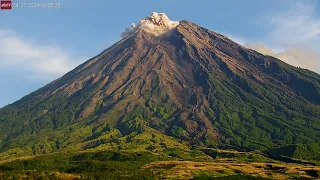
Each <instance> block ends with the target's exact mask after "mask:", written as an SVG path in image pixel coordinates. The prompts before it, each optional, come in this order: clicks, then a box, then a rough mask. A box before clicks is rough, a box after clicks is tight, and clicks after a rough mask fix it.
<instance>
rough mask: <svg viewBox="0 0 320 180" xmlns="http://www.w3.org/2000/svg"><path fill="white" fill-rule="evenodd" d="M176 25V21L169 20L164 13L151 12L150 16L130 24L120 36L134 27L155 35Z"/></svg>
mask: <svg viewBox="0 0 320 180" xmlns="http://www.w3.org/2000/svg"><path fill="white" fill-rule="evenodd" d="M178 25H179V22H178V21H171V20H170V19H169V18H168V16H167V15H166V14H164V13H157V12H153V13H152V14H151V16H146V17H145V18H144V19H143V20H140V21H139V24H138V25H135V24H132V25H131V28H126V30H125V31H124V32H122V33H121V37H122V38H124V37H126V36H128V35H130V34H132V33H133V32H134V31H135V30H136V29H143V30H145V31H146V32H148V33H151V34H153V35H155V36H160V35H163V34H165V33H167V32H169V31H170V30H172V29H173V28H175V27H177V26H178Z"/></svg>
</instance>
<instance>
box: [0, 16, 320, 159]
mask: <svg viewBox="0 0 320 180" xmlns="http://www.w3.org/2000/svg"><path fill="white" fill-rule="evenodd" d="M319 130H320V76H319V74H317V73H314V72H311V71H309V70H305V69H301V68H296V67H293V66H290V65H288V64H286V63H284V62H282V61H281V60H279V59H276V58H274V57H271V56H264V55H262V54H260V53H258V52H256V51H253V50H250V49H247V48H245V47H242V46H241V45H238V44H236V43H235V42H233V41H232V40H230V39H229V38H227V37H225V36H223V35H221V34H219V33H216V32H213V31H210V30H207V29H205V28H202V27H200V26H198V25H196V24H194V23H192V22H188V21H180V22H179V24H178V25H177V26H176V27H174V28H172V29H170V31H166V32H165V33H163V34H161V35H155V34H152V33H150V32H148V31H146V30H145V29H143V28H135V29H133V30H130V33H128V35H127V36H125V37H124V38H123V39H122V40H120V41H119V42H117V43H116V44H114V45H113V46H111V47H110V48H108V49H106V50H105V51H103V52H102V53H101V54H99V55H98V56H96V57H94V58H92V59H90V60H88V61H87V62H85V63H83V64H82V65H80V66H78V67H77V68H75V69H74V70H72V71H70V72H69V73H67V74H66V75H64V76H63V77H61V78H59V79H57V80H55V81H53V82H52V83H50V84H48V85H47V86H45V87H43V88H41V89H39V90H37V91H35V92H33V93H31V94H29V95H27V96H26V97H24V98H22V99H21V100H19V101H17V102H15V103H13V104H11V105H8V106H6V107H4V108H2V109H0V150H1V151H2V152H6V151H8V150H11V151H12V152H14V153H17V152H18V153H20V152H21V151H23V152H25V151H27V152H28V153H29V154H39V153H49V152H54V151H58V150H61V149H66V148H75V147H76V148H78V149H83V148H85V149H87V148H101V147H104V148H111V147H112V148H114V147H115V146H116V147H117V148H123V147H126V148H127V147H128V146H130V145H128V144H132V143H135V144H136V145H138V146H141V147H143V148H145V149H147V150H154V149H155V148H154V145H155V144H160V145H159V146H161V148H164V149H166V148H168V147H169V146H175V147H176V146H179V144H183V147H184V148H188V146H189V145H204V146H217V147H227V148H230V147H232V148H236V149H242V150H255V149H258V150H268V149H270V148H276V147H280V146H282V145H290V144H310V143H313V144H316V146H318V145H319V144H320V131H319ZM142 136H143V138H141V137H142ZM145 136H146V137H145ZM137 137H139V138H138V139H137ZM121 138H122V139H123V142H122V141H121V142H119V141H118V140H117V139H121ZM135 138H136V139H135ZM167 139H168V140H167ZM167 141H170V142H167ZM164 142H166V143H164ZM161 143H162V144H161ZM8 152H10V151H8ZM28 153H27V154H28Z"/></svg>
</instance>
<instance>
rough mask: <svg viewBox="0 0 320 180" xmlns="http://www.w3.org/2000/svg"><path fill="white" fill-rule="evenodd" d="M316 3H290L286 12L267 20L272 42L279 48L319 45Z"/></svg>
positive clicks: (319, 20)
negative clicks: (279, 46)
mask: <svg viewBox="0 0 320 180" xmlns="http://www.w3.org/2000/svg"><path fill="white" fill-rule="evenodd" d="M317 8H318V7H317V4H316V1H292V3H291V4H290V8H289V10H287V11H284V12H279V13H278V14H275V15H272V16H270V17H268V18H267V21H268V23H269V25H270V26H271V27H274V28H273V31H272V32H271V34H270V35H269V37H270V38H271V40H272V41H274V42H275V43H277V44H279V45H281V46H296V45H300V44H311V43H315V44H320V18H319V17H318V16H317V15H316V12H317V11H318V10H317Z"/></svg>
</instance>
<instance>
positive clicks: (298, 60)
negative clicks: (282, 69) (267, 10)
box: [229, 0, 320, 72]
mask: <svg viewBox="0 0 320 180" xmlns="http://www.w3.org/2000/svg"><path fill="white" fill-rule="evenodd" d="M315 2H316V1H303V2H302V1H294V0H293V1H291V3H290V6H289V8H288V10H283V11H281V12H279V13H272V14H268V15H267V16H265V17H264V18H263V19H262V20H261V21H260V22H264V25H265V26H266V27H267V29H270V32H269V33H267V34H266V36H265V37H262V38H261V39H259V43H257V42H251V41H250V40H248V39H246V38H242V37H237V36H234V35H231V36H229V37H230V38H231V39H233V40H234V41H235V42H237V43H239V44H241V45H243V46H245V47H248V48H250V49H254V50H256V51H258V52H260V53H262V54H266V55H271V56H274V57H277V58H279V59H281V60H283V61H284V62H286V63H288V64H291V65H293V66H296V67H302V68H306V69H310V70H312V71H316V72H320V18H319V17H318V16H317V15H316V8H317V4H315ZM316 49H318V51H317V50H316Z"/></svg>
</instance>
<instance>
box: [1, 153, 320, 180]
mask: <svg viewBox="0 0 320 180" xmlns="http://www.w3.org/2000/svg"><path fill="white" fill-rule="evenodd" d="M205 151H206V152H210V153H209V154H211V156H210V155H206V154H205V153H203V152H202V151H201V150H193V151H192V152H190V153H191V155H192V157H193V158H194V159H193V160H198V161H188V158H190V157H188V156H186V154H184V153H183V152H178V151H177V152H170V153H167V154H154V153H150V152H130V151H119V152H112V151H99V152H79V153H76V154H70V153H56V154H51V155H45V156H43V155H42V156H37V157H29V158H24V159H18V160H15V161H12V162H3V161H2V162H0V179H61V180H65V179H232V180H233V179H234V180H240V179H243V180H248V179H253V180H254V179H312V178H317V177H320V167H319V166H314V165H310V164H297V163H290V164H288V163H283V162H280V161H275V160H272V159H269V158H266V157H265V156H263V155H261V154H255V153H245V152H237V151H226V150H215V149H205Z"/></svg>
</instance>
